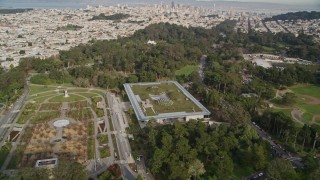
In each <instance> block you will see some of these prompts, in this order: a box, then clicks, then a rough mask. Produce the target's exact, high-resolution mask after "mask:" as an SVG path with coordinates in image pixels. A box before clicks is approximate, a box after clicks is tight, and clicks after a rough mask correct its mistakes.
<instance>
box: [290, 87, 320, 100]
mask: <svg viewBox="0 0 320 180" xmlns="http://www.w3.org/2000/svg"><path fill="white" fill-rule="evenodd" d="M290 89H291V90H292V91H293V92H294V93H296V94H302V95H308V96H313V97H316V98H319V99H320V86H315V85H298V86H293V87H292V88H290Z"/></svg>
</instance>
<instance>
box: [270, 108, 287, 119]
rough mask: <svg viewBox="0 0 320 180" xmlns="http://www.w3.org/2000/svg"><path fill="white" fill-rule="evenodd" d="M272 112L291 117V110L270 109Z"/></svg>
mask: <svg viewBox="0 0 320 180" xmlns="http://www.w3.org/2000/svg"><path fill="white" fill-rule="evenodd" d="M272 111H274V112H283V113H284V114H285V115H287V116H289V117H291V111H292V109H272Z"/></svg>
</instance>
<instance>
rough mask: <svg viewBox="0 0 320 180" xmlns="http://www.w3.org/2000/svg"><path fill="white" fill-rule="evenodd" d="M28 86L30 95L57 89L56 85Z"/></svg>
mask: <svg viewBox="0 0 320 180" xmlns="http://www.w3.org/2000/svg"><path fill="white" fill-rule="evenodd" d="M29 88H30V93H29V94H30V95H33V94H37V93H40V92H45V91H52V90H55V89H57V88H56V87H48V86H46V85H42V86H35V85H30V86H29Z"/></svg>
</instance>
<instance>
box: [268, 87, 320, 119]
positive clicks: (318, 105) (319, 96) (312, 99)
mask: <svg viewBox="0 0 320 180" xmlns="http://www.w3.org/2000/svg"><path fill="white" fill-rule="evenodd" d="M289 90H291V91H292V92H294V94H295V95H296V97H297V98H296V102H295V103H294V104H293V105H291V106H281V105H277V106H279V107H281V108H278V109H274V111H282V112H284V113H285V114H286V115H288V116H290V117H292V116H291V111H293V110H294V109H298V110H299V111H302V112H303V114H302V117H301V119H300V121H301V122H303V123H306V124H312V123H317V124H319V125H320V118H319V117H320V93H319V92H320V86H315V85H296V86H293V87H290V88H289Z"/></svg>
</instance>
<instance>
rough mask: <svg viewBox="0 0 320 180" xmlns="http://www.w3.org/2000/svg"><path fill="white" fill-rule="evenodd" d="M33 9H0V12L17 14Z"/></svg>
mask: <svg viewBox="0 0 320 180" xmlns="http://www.w3.org/2000/svg"><path fill="white" fill-rule="evenodd" d="M31 10H33V9H32V8H27V9H0V14H16V13H23V12H27V11H31Z"/></svg>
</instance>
